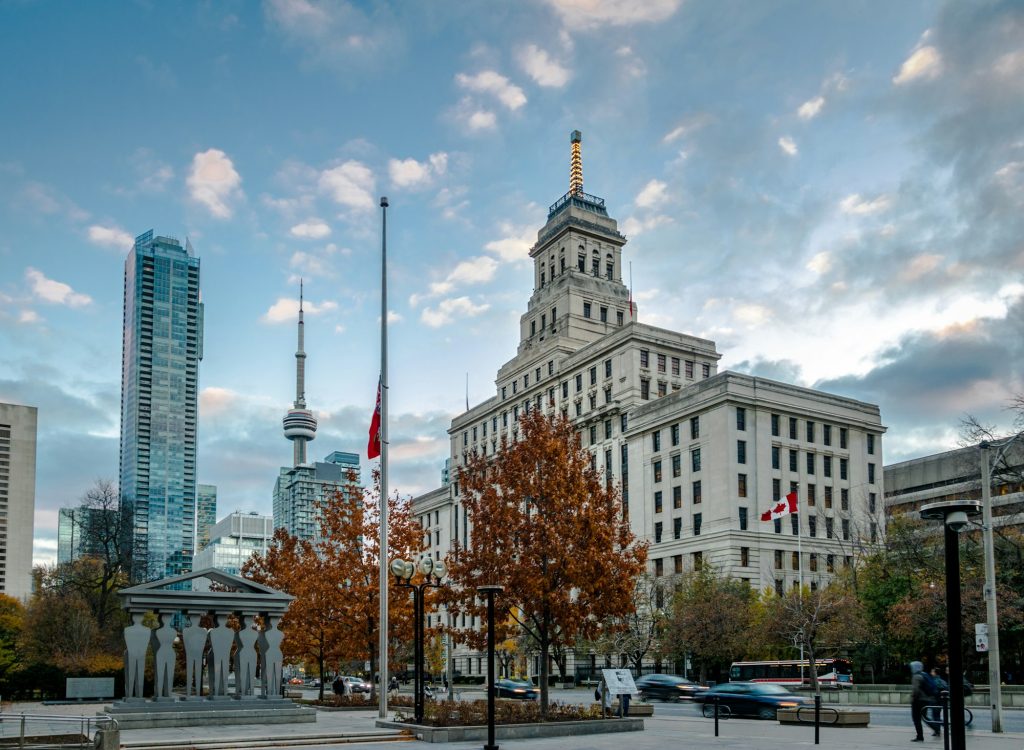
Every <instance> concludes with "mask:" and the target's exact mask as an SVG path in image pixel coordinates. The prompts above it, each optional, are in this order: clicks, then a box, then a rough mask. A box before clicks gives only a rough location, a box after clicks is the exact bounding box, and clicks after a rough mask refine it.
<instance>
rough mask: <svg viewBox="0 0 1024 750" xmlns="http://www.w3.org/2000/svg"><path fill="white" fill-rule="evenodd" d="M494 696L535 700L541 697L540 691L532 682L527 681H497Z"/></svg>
mask: <svg viewBox="0 0 1024 750" xmlns="http://www.w3.org/2000/svg"><path fill="white" fill-rule="evenodd" d="M494 695H495V697H497V698H519V699H521V700H534V699H535V698H536V697H537V696H538V695H540V691H539V690H537V688H536V687H535V686H534V684H533V683H532V682H528V681H526V680H497V681H496V682H495V683H494Z"/></svg>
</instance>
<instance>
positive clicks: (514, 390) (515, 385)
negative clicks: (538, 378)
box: [512, 380, 519, 395]
mask: <svg viewBox="0 0 1024 750" xmlns="http://www.w3.org/2000/svg"><path fill="white" fill-rule="evenodd" d="M518 392H519V381H518V380H513V381H512V393H513V395H514V394H516V393H518Z"/></svg>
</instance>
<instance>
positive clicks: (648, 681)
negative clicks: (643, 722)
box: [636, 674, 707, 701]
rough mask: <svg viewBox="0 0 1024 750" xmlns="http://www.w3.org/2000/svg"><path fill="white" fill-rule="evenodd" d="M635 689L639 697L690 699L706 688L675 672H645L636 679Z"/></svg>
mask: <svg viewBox="0 0 1024 750" xmlns="http://www.w3.org/2000/svg"><path fill="white" fill-rule="evenodd" d="M636 689H637V690H638V691H639V692H640V697H641V698H644V699H651V698H657V699H658V700H661V701H678V700H686V701H692V700H693V699H694V698H695V697H696V696H697V694H698V693H703V692H704V691H705V690H707V688H706V687H704V686H703V685H698V684H697V683H695V682H690V681H689V680H688V679H686V678H685V677H680V676H679V675H677V674H645V675H644V676H643V677H641V678H639V679H638V680H637V681H636Z"/></svg>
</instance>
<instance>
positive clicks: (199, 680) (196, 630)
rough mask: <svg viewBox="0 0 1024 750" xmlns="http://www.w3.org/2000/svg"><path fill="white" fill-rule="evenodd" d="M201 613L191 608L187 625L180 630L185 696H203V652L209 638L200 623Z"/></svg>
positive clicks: (195, 697)
mask: <svg viewBox="0 0 1024 750" xmlns="http://www.w3.org/2000/svg"><path fill="white" fill-rule="evenodd" d="M202 616H203V613H202V612H198V611H196V610H191V611H189V613H188V623H189V624H188V627H187V628H185V629H184V630H183V631H182V641H183V642H184V643H185V698H186V700H191V699H197V698H202V696H203V653H204V652H205V651H206V642H207V641H208V640H209V637H210V634H209V631H208V630H207V629H206V628H204V627H203V626H202V625H201V624H200V622H199V621H200V619H201V618H202Z"/></svg>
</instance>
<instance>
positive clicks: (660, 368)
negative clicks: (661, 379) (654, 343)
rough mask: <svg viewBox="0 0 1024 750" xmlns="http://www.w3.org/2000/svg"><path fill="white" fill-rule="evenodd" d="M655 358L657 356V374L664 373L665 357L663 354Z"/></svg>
mask: <svg viewBox="0 0 1024 750" xmlns="http://www.w3.org/2000/svg"><path fill="white" fill-rule="evenodd" d="M657 356H658V372H665V363H666V358H665V355H664V354H659V355H657Z"/></svg>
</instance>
